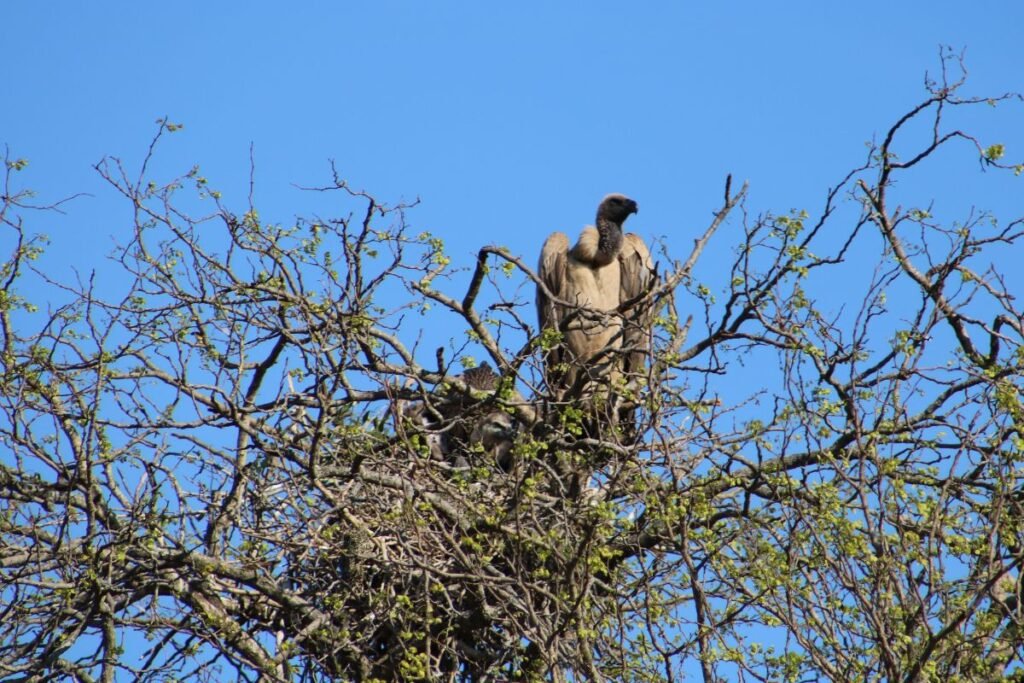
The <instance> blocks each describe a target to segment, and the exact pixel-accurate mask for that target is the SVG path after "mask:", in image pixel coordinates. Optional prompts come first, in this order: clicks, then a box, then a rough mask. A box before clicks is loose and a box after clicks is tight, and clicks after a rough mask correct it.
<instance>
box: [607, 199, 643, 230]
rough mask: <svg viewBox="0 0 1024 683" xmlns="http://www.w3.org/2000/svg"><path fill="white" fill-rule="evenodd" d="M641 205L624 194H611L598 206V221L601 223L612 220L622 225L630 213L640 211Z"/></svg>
mask: <svg viewBox="0 0 1024 683" xmlns="http://www.w3.org/2000/svg"><path fill="white" fill-rule="evenodd" d="M639 210H640V209H639V207H638V206H637V205H636V202H634V201H633V200H632V199H630V198H629V197H627V196H626V195H624V194H610V195H608V196H607V197H605V198H604V199H603V200H601V204H600V205H599V206H598V207H597V222H598V224H599V225H600V224H601V223H602V222H603V221H611V222H612V223H615V224H616V225H618V226H621V225H622V224H623V223H624V222H625V220H626V219H627V218H629V214H631V213H636V212H637V211H639Z"/></svg>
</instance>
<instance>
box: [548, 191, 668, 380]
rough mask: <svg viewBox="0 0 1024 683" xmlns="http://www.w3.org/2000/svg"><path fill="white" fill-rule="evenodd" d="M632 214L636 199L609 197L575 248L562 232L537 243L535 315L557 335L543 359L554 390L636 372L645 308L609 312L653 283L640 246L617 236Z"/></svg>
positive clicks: (642, 353) (643, 346) (646, 322)
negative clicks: (559, 339) (558, 339)
mask: <svg viewBox="0 0 1024 683" xmlns="http://www.w3.org/2000/svg"><path fill="white" fill-rule="evenodd" d="M634 213H637V204H636V202H635V201H633V200H632V199H630V198H629V197H626V196H625V195H621V194H610V195H608V196H607V197H605V198H604V199H603V200H602V201H601V204H600V205H599V206H598V207H597V220H596V226H587V227H585V228H584V229H583V232H581V233H580V236H579V239H578V240H577V241H576V244H575V245H574V246H571V247H570V246H569V238H568V237H567V236H566V235H565V233H562V232H555V233H552V234H551V236H550V237H548V238H547V240H545V241H544V247H543V249H542V250H541V254H540V265H539V267H538V269H537V275H538V276H539V278H540V280H541V281H542V282H543V283H544V285H545V286H546V288H547V289H546V290H545V288H544V287H540V286H538V287H537V317H538V318H539V322H540V328H541V330H542V331H543V330H546V329H555V330H558V331H559V332H561V334H562V342H561V344H559V345H558V346H557V347H555V348H554V349H552V350H550V351H549V352H548V353H547V355H546V356H545V380H546V381H547V384H548V389H549V390H551V391H553V392H559V391H567V390H569V389H571V388H572V387H573V386H575V385H576V383H577V382H578V381H579V380H580V375H581V373H583V380H584V381H590V380H594V379H598V378H607V379H608V380H614V379H617V378H619V377H622V376H625V378H626V379H627V381H628V379H629V377H630V375H631V374H636V373H640V372H643V368H644V361H645V359H646V357H647V349H648V341H647V340H648V334H649V328H650V313H649V311H650V306H638V305H634V306H632V307H627V308H626V309H625V310H623V311H621V312H620V313H611V314H609V312H611V311H615V310H616V309H618V308H619V306H620V305H621V304H622V303H624V302H626V301H629V300H631V299H634V298H636V297H639V296H640V295H641V294H644V293H645V292H647V291H648V290H649V289H650V287H651V285H652V284H653V282H654V277H655V274H654V267H653V265H652V262H651V253H650V251H649V250H648V249H647V245H645V244H644V242H643V240H642V239H640V237H638V236H637V235H634V234H632V233H630V234H628V235H627V234H623V232H622V224H623V223H624V222H625V221H626V219H627V218H628V217H629V216H630V214H634ZM549 292H550V294H552V295H553V296H554V297H555V299H556V300H553V299H551V298H550V297H549V296H548V293H549Z"/></svg>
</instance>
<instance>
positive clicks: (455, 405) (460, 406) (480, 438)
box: [399, 362, 517, 471]
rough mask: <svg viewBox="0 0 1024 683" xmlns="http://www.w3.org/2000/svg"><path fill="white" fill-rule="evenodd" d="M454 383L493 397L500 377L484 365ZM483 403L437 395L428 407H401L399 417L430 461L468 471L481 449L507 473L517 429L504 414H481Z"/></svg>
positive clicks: (466, 397)
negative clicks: (424, 447)
mask: <svg viewBox="0 0 1024 683" xmlns="http://www.w3.org/2000/svg"><path fill="white" fill-rule="evenodd" d="M456 379H460V380H462V381H463V382H465V383H466V385H467V386H468V387H469V388H470V389H474V390H476V391H485V392H491V393H493V392H494V391H496V390H497V389H498V382H499V380H500V379H501V376H500V375H498V374H497V373H496V372H495V371H494V369H493V368H491V366H490V364H489V363H487V362H484V363H481V364H480V365H479V366H477V367H474V368H470V369H468V370H466V371H465V372H463V373H462V374H461V375H458V376H457V377H456ZM484 402H485V401H484V400H482V399H479V400H474V399H472V398H470V397H468V396H464V395H462V394H458V393H455V392H452V393H440V394H437V395H435V396H434V397H433V398H432V399H430V403H429V404H428V403H416V404H414V405H412V406H411V407H401V408H400V410H399V414H400V415H401V416H402V417H403V418H405V419H408V420H409V424H410V426H412V427H414V428H415V429H417V430H418V431H420V433H421V434H423V435H424V436H425V438H426V443H427V446H428V447H429V449H430V455H431V457H432V458H433V459H435V460H439V461H445V462H448V463H449V464H451V465H452V466H453V467H456V468H463V467H468V466H469V464H470V462H469V457H470V456H472V455H473V453H474V452H478V451H479V450H480V449H482V451H483V452H484V453H485V454H487V455H488V456H489V457H490V458H491V460H492V461H493V462H494V463H495V464H497V465H498V466H499V467H500V468H501V469H502V470H504V471H508V469H509V466H510V463H511V451H512V444H513V442H514V441H515V436H516V431H517V425H516V423H515V420H514V419H513V418H512V416H511V415H509V414H508V413H507V412H505V411H504V410H499V409H492V410H489V411H485V410H481V408H482V407H483V403H484Z"/></svg>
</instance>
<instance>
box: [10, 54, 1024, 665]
mask: <svg viewBox="0 0 1024 683" xmlns="http://www.w3.org/2000/svg"><path fill="white" fill-rule="evenodd" d="M926 85H927V92H926V94H925V97H924V98H923V99H922V101H921V102H920V103H919V104H918V105H917V106H915V107H913V108H912V109H911V110H909V111H908V112H907V113H906V115H904V116H903V117H901V118H900V119H898V120H897V121H896V122H895V123H893V124H892V126H891V127H890V128H889V129H888V130H887V131H886V132H885V134H884V136H881V139H880V140H878V141H876V142H875V143H873V144H872V145H871V146H870V148H869V149H868V151H867V154H866V157H865V159H864V161H863V163H862V164H860V165H858V166H857V167H856V168H853V169H851V170H850V172H849V173H848V174H847V175H846V176H845V177H842V178H839V179H837V181H836V182H834V183H833V184H831V185H830V186H829V187H827V188H825V189H824V192H823V197H822V204H821V205H820V206H819V207H816V208H808V209H807V210H799V211H785V212H767V211H765V212H761V213H756V214H755V213H752V212H750V211H749V210H748V206H747V201H746V190H747V187H746V185H745V184H744V185H743V186H742V187H736V185H734V184H733V183H732V182H731V180H726V181H725V183H724V185H725V187H724V194H723V197H722V198H721V199H718V200H715V201H712V200H707V202H708V206H709V208H712V209H713V210H712V212H711V216H710V219H709V221H708V224H707V225H706V226H703V227H702V228H701V229H700V230H698V231H696V232H695V234H694V238H695V239H694V242H693V248H692V250H691V251H690V252H689V253H687V254H680V255H675V256H673V255H670V254H666V253H662V255H661V257H660V264H661V265H660V271H659V277H658V279H657V282H656V283H655V285H654V286H653V287H652V288H651V289H650V290H649V291H647V292H646V293H645V294H644V295H643V297H642V300H640V301H633V302H626V304H624V305H623V307H622V310H620V311H617V312H615V313H613V314H612V315H626V314H627V313H628V309H629V308H630V307H631V306H639V305H642V306H649V307H650V308H651V310H652V311H653V312H654V317H655V326H654V329H653V330H652V332H651V339H650V341H651V343H652V350H651V354H650V358H649V361H648V363H647V369H646V372H645V373H644V376H643V377H642V378H641V381H638V382H634V383H631V384H629V385H628V386H619V387H617V388H616V390H617V391H618V392H619V394H620V395H621V396H622V397H624V399H625V400H627V401H629V402H630V404H631V405H632V407H633V409H634V410H633V411H631V413H630V414H631V415H632V418H631V419H635V421H636V424H635V425H628V426H627V425H623V424H616V423H614V422H601V421H597V422H595V420H593V419H592V415H591V414H590V413H589V411H588V409H587V408H586V406H583V405H582V404H581V403H580V402H579V401H576V400H574V399H573V397H572V396H571V395H570V396H568V397H565V396H560V395H557V396H556V395H555V394H553V393H552V392H550V391H549V390H548V388H547V387H545V386H544V383H543V380H542V377H543V371H542V367H541V365H542V360H541V359H542V357H543V355H544V353H545V351H546V350H550V349H551V348H552V346H553V345H557V344H558V343H559V338H558V335H557V334H552V333H550V332H549V333H545V334H538V330H537V327H536V323H535V321H534V320H533V302H532V301H530V300H529V296H530V295H531V294H532V291H533V288H534V286H535V285H536V284H537V282H538V280H537V277H536V274H535V273H534V271H533V269H532V268H531V266H530V263H532V260H533V258H534V256H533V255H532V254H531V255H528V257H526V258H525V259H524V258H523V257H520V256H518V255H515V254H512V253H510V252H509V251H507V250H506V249H504V248H502V247H500V246H496V245H486V246H483V247H482V248H481V249H480V251H479V255H478V258H477V260H476V262H475V263H474V264H469V269H468V271H467V273H468V284H464V286H458V285H459V284H460V282H461V281H460V280H459V278H458V277H455V275H457V274H458V272H459V270H458V269H459V266H460V265H461V266H465V265H466V264H454V263H452V261H451V257H450V256H448V255H447V254H446V253H445V251H444V244H443V242H442V240H441V239H439V238H438V237H437V236H436V235H431V234H426V233H418V232H417V231H416V230H415V229H414V228H413V227H411V226H412V225H414V224H415V219H414V216H415V209H414V207H412V206H408V205H389V204H387V203H385V202H382V201H379V200H378V199H376V198H375V197H374V196H372V195H371V194H369V193H366V192H363V191H358V190H355V189H353V188H352V186H350V185H349V183H348V182H346V181H345V180H344V179H342V178H341V177H339V176H337V175H335V176H334V177H333V178H332V179H331V181H330V182H329V183H328V184H327V185H326V186H325V187H321V188H316V189H315V190H313V191H316V192H322V193H327V194H330V195H333V197H334V199H335V200H336V206H337V207H338V211H337V213H336V214H334V215H333V216H332V217H323V218H322V217H319V216H308V217H301V218H297V219H295V220H294V222H290V223H288V224H278V223H273V222H270V221H265V220H264V219H262V218H261V215H260V212H259V207H258V206H256V205H254V204H253V203H252V201H251V200H250V201H249V202H246V201H244V200H243V201H241V202H239V203H237V204H235V203H232V202H231V201H230V199H229V198H227V197H223V196H221V194H220V193H218V192H217V191H216V190H214V189H212V188H211V186H210V183H209V182H208V181H207V179H206V178H204V177H202V176H201V174H200V173H199V171H198V169H192V170H190V171H188V172H186V173H184V174H183V175H181V176H179V177H175V178H172V179H161V178H158V177H155V174H153V173H152V172H151V171H150V170H149V162H150V161H151V159H152V158H153V157H154V155H158V154H159V150H160V147H161V145H164V144H167V141H166V140H165V138H166V137H167V135H168V134H169V133H172V132H174V130H175V125H174V124H172V123H170V122H169V121H162V122H160V124H159V130H158V132H157V134H156V137H155V139H154V144H153V145H152V146H151V147H150V149H149V153H148V155H147V157H146V159H145V162H144V163H143V164H142V167H141V168H128V167H126V165H125V164H123V163H122V162H120V161H118V160H117V159H113V158H108V159H105V160H104V161H102V162H101V163H100V164H98V165H97V171H98V172H99V173H100V174H101V175H102V177H103V178H104V179H106V180H107V181H108V182H109V185H110V187H111V188H112V189H113V190H115V191H116V192H118V193H120V194H121V195H123V197H124V201H125V202H126V205H127V206H128V207H130V209H131V211H132V216H133V220H132V222H131V224H130V225H129V226H128V227H127V229H126V231H125V232H124V233H123V235H121V237H123V239H122V241H121V246H120V247H118V248H117V250H116V251H115V253H114V254H113V255H112V256H111V262H110V263H109V264H107V265H106V266H104V267H105V268H108V269H109V268H114V269H117V271H118V272H120V273H121V274H123V275H124V276H125V277H126V278H127V279H126V280H125V282H126V283H127V285H126V287H125V288H124V290H123V291H118V292H113V293H112V292H110V291H104V290H103V288H101V287H98V286H96V285H95V284H94V281H93V280H92V279H90V278H88V277H84V278H82V279H80V280H75V281H61V280H59V279H57V278H54V277H53V276H52V275H51V274H48V272H47V269H46V266H45V250H44V247H45V240H44V239H43V238H42V237H40V236H38V235H37V234H36V233H35V229H34V227H33V222H32V221H33V217H35V216H38V215H39V214H38V213H37V212H35V211H34V209H35V207H34V205H33V204H32V202H33V199H32V197H31V193H30V192H29V191H28V190H26V189H24V187H23V185H22V182H23V181H22V180H21V178H22V177H24V175H25V173H26V170H25V164H24V162H23V161H21V160H19V159H16V158H15V157H13V156H10V155H9V156H8V157H7V159H6V167H5V168H6V173H5V175H4V180H3V186H2V189H0V223H2V230H3V232H2V233H0V240H2V245H3V249H4V253H5V260H4V261H3V263H2V265H0V281H2V285H3V288H2V293H0V333H2V334H0V354H2V359H3V362H2V374H0V446H2V451H3V457H2V458H0V678H2V679H3V680H5V681H29V680H43V679H46V680H51V679H57V680H76V681H93V680H102V681H113V680H127V679H133V680H143V681H158V680H160V681H162V680H169V679H175V680H218V679H220V678H225V677H238V678H239V679H240V680H251V681H256V680H260V681H321V680H352V681H372V680H384V681H391V680H402V681H418V680H453V681H500V680H524V681H529V680H553V681H565V680H595V681H599V680H622V681H656V680H679V679H681V678H683V677H684V676H695V677H698V678H701V679H702V680H704V681H705V682H706V683H710V682H711V681H718V680H755V681H762V680H764V681H799V680H819V679H828V680H842V681H846V680H876V681H877V680H885V681H918V680H922V681H923V680H944V679H949V680H971V681H990V680H991V681H994V680H1003V678H1004V677H1006V676H1011V677H1012V676H1016V677H1017V678H1020V677H1021V676H1022V674H1021V671H1022V668H1021V667H1022V657H1024V652H1022V650H1021V645H1020V643H1021V641H1022V640H1024V634H1022V633H1021V630H1022V628H1024V624H1022V619H1024V608H1022V607H1021V590H1022V589H1021V578H1020V577H1021V573H1020V569H1021V563H1022V561H1024V545H1022V543H1024V469H1022V466H1021V463H1022V461H1024V404H1022V401H1021V391H1022V372H1024V344H1022V342H1024V309H1022V308H1021V306H1020V303H1019V299H1017V298H1016V293H1015V292H1014V291H1012V278H1011V276H1012V275H1014V273H1013V271H1012V269H1013V267H1014V266H1015V263H1014V259H1015V258H1019V256H1017V254H1019V253H1020V246H1019V243H1020V241H1021V238H1022V234H1024V218H1022V215H1024V212H1022V215H1018V216H1009V217H1006V216H997V215H994V214H992V213H989V212H988V211H986V210H985V209H984V208H983V207H978V208H976V209H975V210H973V211H972V212H971V213H970V214H969V215H966V216H943V215H933V209H932V207H931V205H930V199H931V198H929V197H927V196H921V195H919V194H918V193H917V192H915V191H914V190H913V189H908V188H912V187H913V185H912V184H911V185H909V186H908V185H904V184H901V181H903V180H904V179H907V178H913V177H914V174H915V173H917V172H918V171H919V170H920V169H922V168H923V167H925V166H927V165H932V164H939V163H943V164H947V165H951V166H952V167H954V168H956V169H958V170H957V172H959V173H964V174H966V173H976V172H979V171H978V168H979V165H980V169H981V171H984V172H986V173H993V174H995V173H1018V174H1019V173H1020V172H1021V170H1022V168H1024V167H1022V166H1019V165H1015V164H1014V163H1012V162H1007V161H1006V159H1005V158H1004V155H1005V150H1004V149H1003V147H1002V146H1001V145H999V144H992V143H991V142H990V141H982V140H980V139H978V138H977V137H975V135H973V134H972V132H971V130H970V129H969V128H967V127H958V126H959V125H960V121H961V120H966V121H969V120H970V119H969V117H967V118H964V119H958V118H957V117H958V116H960V115H961V113H962V112H964V111H970V112H975V111H981V112H983V111H985V110H986V109H987V108H989V107H992V106H999V107H1002V106H1016V107H1019V106H1020V97H1018V96H1017V95H996V96H991V97H990V96H982V97H975V96H966V95H963V94H962V90H963V88H964V77H963V75H962V71H961V70H960V65H959V63H958V62H957V61H956V59H954V58H950V59H947V60H946V61H944V63H943V68H942V71H941V74H940V75H939V76H938V77H936V78H935V79H933V80H929V81H928V82H927V83H926ZM951 121H953V123H951ZM911 130H912V131H914V132H913V133H911V132H909V131H911ZM921 130H926V131H927V134H926V135H924V136H922V135H920V131H921ZM940 151H941V152H942V153H941V154H940ZM940 157H941V159H940ZM716 203H717V206H714V207H713V205H714V204H716ZM541 235H542V231H541V230H540V229H538V239H539V238H540V236H541ZM713 241H715V242H725V243H728V244H730V245H734V250H733V252H732V259H731V261H730V262H729V263H728V266H727V267H724V268H722V269H720V270H719V271H718V272H717V274H716V275H714V276H713V277H712V278H711V279H708V278H704V279H703V281H701V280H698V279H697V278H696V277H695V276H694V273H695V267H696V265H697V264H698V263H699V262H700V258H701V256H702V255H703V254H704V253H705V247H706V246H707V245H708V244H711V243H712V242H713ZM539 246H540V245H539V242H538V248H539ZM854 254H856V257H854ZM865 264H868V265H867V266H865ZM441 313H445V314H446V315H448V316H449V317H448V318H445V319H446V320H449V319H451V317H450V316H455V319H457V320H459V321H460V325H461V329H452V330H451V331H450V334H447V333H446V336H450V338H451V341H450V342H449V343H448V345H447V346H444V347H442V348H440V349H437V350H436V351H435V350H433V349H425V348H423V345H422V344H421V343H419V336H418V331H419V330H421V329H423V328H425V327H429V326H431V325H432V324H433V323H432V321H434V320H436V319H437V316H439V315H441ZM628 351H629V349H621V350H619V351H617V352H621V353H626V352H628ZM481 361H486V362H487V363H489V364H490V365H491V366H492V367H493V368H494V371H495V373H497V375H499V377H498V379H497V381H496V382H495V383H494V386H493V388H490V389H483V390H482V389H480V388H477V387H474V386H473V385H472V383H471V382H470V381H468V378H467V376H466V375H464V374H463V368H469V367H472V366H473V365H474V364H475V363H478V362H481ZM460 366H461V367H460ZM499 418H500V419H499ZM492 423H497V424H499V425H500V428H501V430H502V434H503V438H504V439H506V440H507V442H508V443H506V444H505V445H506V448H505V450H503V451H502V452H501V454H500V457H499V455H498V454H497V453H496V452H495V449H494V448H492V446H491V443H492V442H489V441H488V440H487V439H486V438H485V436H481V435H480V431H479V429H480V425H481V424H484V425H485V426H486V425H487V424H492ZM595 425H596V426H595ZM627 427H628V428H627Z"/></svg>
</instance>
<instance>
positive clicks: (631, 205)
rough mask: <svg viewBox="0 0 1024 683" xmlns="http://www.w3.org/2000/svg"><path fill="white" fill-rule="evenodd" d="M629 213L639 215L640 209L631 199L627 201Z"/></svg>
mask: <svg viewBox="0 0 1024 683" xmlns="http://www.w3.org/2000/svg"><path fill="white" fill-rule="evenodd" d="M629 213H640V207H639V206H637V203H636V202H634V201H633V200H632V199H630V200H629Z"/></svg>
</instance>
